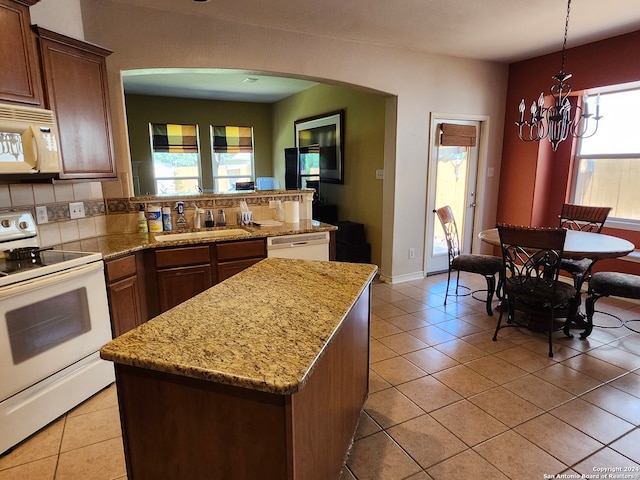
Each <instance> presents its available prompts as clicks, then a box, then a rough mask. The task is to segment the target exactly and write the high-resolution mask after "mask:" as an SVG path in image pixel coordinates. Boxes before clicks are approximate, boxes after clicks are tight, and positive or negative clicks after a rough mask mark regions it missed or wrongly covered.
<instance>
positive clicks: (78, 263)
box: [0, 212, 114, 454]
mask: <svg viewBox="0 0 640 480" xmlns="http://www.w3.org/2000/svg"><path fill="white" fill-rule="evenodd" d="M0 250H2V253H0V454H2V453H3V452H6V451H8V450H10V449H11V448H12V447H14V446H15V445H16V444H18V443H19V442H21V441H22V440H24V439H25V438H27V437H28V436H30V435H31V434H33V433H35V432H36V431H38V430H39V429H40V428H42V427H44V426H45V425H47V424H48V423H50V422H51V421H53V420H55V419H56V418H57V417H59V416H60V415H63V414H64V413H66V412H67V411H69V410H70V409H72V408H73V407H75V406H76V405H78V404H79V403H81V402H82V401H84V400H86V399H87V398H89V397H90V396H91V395H93V394H95V393H96V392H98V391H99V390H101V389H102V388H104V387H106V386H108V385H110V384H111V383H112V382H113V381H114V372H113V365H112V364H111V363H110V362H106V361H104V360H102V359H100V357H99V350H100V347H102V345H104V344H105V343H107V342H108V341H109V340H111V338H112V335H111V323H110V318H109V306H108V303H107V296H106V287H105V280H104V262H103V261H102V255H101V254H99V253H87V252H68V251H61V250H53V249H41V248H39V246H38V238H37V229H36V227H35V222H34V220H33V216H32V215H31V213H30V212H8V213H0Z"/></svg>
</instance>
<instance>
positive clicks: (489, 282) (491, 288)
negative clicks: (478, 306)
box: [485, 275, 496, 315]
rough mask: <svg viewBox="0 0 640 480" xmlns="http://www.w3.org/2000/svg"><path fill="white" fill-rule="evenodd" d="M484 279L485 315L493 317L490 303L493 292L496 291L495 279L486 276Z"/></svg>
mask: <svg viewBox="0 0 640 480" xmlns="http://www.w3.org/2000/svg"><path fill="white" fill-rule="evenodd" d="M485 278H486V279H487V315H493V309H492V308H491V302H492V301H493V292H495V290H496V277H495V276H494V275H487V276H486V277H485Z"/></svg>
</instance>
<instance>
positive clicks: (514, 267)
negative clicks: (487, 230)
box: [497, 223, 567, 297]
mask: <svg viewBox="0 0 640 480" xmlns="http://www.w3.org/2000/svg"><path fill="white" fill-rule="evenodd" d="M497 228H498V234H499V235H500V245H501V250H502V267H503V272H502V274H503V276H502V278H503V279H504V288H505V292H506V293H507V294H509V293H515V294H518V295H531V296H532V297H535V296H541V297H547V296H549V295H553V293H554V292H555V288H556V285H557V282H558V275H559V273H560V260H561V258H562V252H563V250H564V241H565V237H566V235H567V231H566V229H564V228H530V227H518V226H514V225H506V224H501V223H499V224H497Z"/></svg>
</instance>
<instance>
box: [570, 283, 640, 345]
mask: <svg viewBox="0 0 640 480" xmlns="http://www.w3.org/2000/svg"><path fill="white" fill-rule="evenodd" d="M609 296H611V297H622V298H631V299H635V300H640V276H638V275H633V274H631V273H621V272H596V273H594V274H593V276H592V277H591V279H590V280H589V291H588V293H587V300H586V301H585V309H586V312H587V329H586V330H585V331H584V333H583V334H582V335H583V336H584V338H586V337H587V336H589V334H590V333H591V331H592V330H593V326H594V325H593V315H594V313H595V304H596V302H597V301H598V300H599V299H600V298H602V297H609ZM601 313H604V312H601ZM606 315H609V316H611V317H613V318H615V319H617V320H618V321H619V322H620V323H619V324H618V325H615V326H613V327H604V326H603V325H599V326H600V327H603V328H616V327H623V326H624V327H627V328H628V329H629V330H631V331H632V332H636V333H640V330H636V329H635V328H632V327H630V326H629V323H631V322H640V319H637V320H636V319H634V320H622V319H621V318H620V317H618V316H616V315H613V314H610V313H607V314H606Z"/></svg>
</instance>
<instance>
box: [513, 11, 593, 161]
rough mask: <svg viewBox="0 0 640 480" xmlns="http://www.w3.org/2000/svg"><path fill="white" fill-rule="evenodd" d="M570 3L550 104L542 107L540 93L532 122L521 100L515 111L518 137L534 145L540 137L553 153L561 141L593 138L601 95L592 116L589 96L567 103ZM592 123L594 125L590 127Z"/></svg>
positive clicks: (534, 106) (533, 109) (569, 89)
mask: <svg viewBox="0 0 640 480" xmlns="http://www.w3.org/2000/svg"><path fill="white" fill-rule="evenodd" d="M570 11H571V0H568V3H567V19H566V21H565V25H564V42H563V43H562V64H561V66H560V73H558V74H557V75H554V76H553V77H552V78H553V79H554V80H555V81H556V83H555V84H553V85H551V88H550V91H551V100H552V104H551V105H550V106H548V107H545V106H544V105H545V99H544V94H543V93H540V96H539V97H538V100H537V102H535V101H534V102H533V103H532V104H531V108H530V112H531V119H530V120H528V121H527V120H525V118H524V117H525V110H526V104H525V101H524V98H523V99H522V101H521V102H520V105H519V107H518V110H519V112H520V119H519V120H518V121H517V122H516V126H517V127H518V137H520V140H523V141H525V142H537V141H539V140H542V139H543V138H549V141H550V142H551V147H552V148H553V151H554V152H555V151H556V150H557V149H558V145H559V144H560V142H562V141H564V140H566V139H567V137H568V136H569V135H571V136H572V137H581V138H587V137H591V136H593V135H594V134H595V133H596V131H597V130H598V121H599V120H600V119H601V118H602V117H601V116H600V95H598V97H597V98H596V113H595V116H593V114H591V113H589V111H588V104H587V102H588V95H587V94H586V93H585V94H584V95H583V96H582V104H581V105H575V106H572V105H571V102H570V101H569V96H570V94H571V86H570V85H569V84H568V83H567V82H566V81H567V80H568V79H570V78H571V74H570V73H565V71H564V61H565V53H566V52H565V51H566V48H567V32H568V30H569V13H570ZM591 119H593V120H595V126H594V127H592V125H593V124H594V122H589V120H591Z"/></svg>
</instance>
